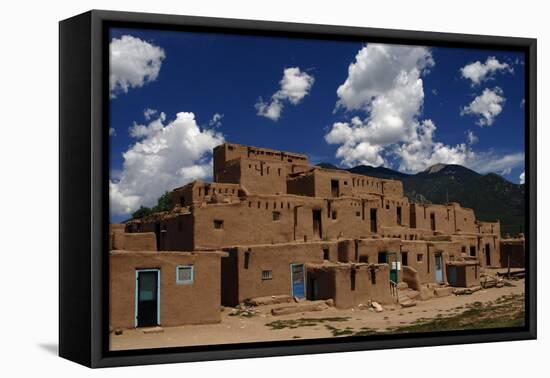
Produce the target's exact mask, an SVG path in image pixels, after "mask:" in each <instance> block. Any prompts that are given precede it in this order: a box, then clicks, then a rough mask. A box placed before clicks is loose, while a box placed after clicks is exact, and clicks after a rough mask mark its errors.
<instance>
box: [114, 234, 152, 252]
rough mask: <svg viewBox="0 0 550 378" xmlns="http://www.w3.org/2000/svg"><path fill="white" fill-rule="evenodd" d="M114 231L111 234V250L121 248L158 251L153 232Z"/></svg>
mask: <svg viewBox="0 0 550 378" xmlns="http://www.w3.org/2000/svg"><path fill="white" fill-rule="evenodd" d="M119 231H120V230H117V232H113V233H111V235H110V243H109V250H114V249H119V250H125V251H156V250H157V241H156V237H155V234H154V233H153V232H143V233H139V234H129V233H123V232H119Z"/></svg>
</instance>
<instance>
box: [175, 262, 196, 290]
mask: <svg viewBox="0 0 550 378" xmlns="http://www.w3.org/2000/svg"><path fill="white" fill-rule="evenodd" d="M194 279H195V269H194V267H193V265H178V266H177V267H176V283H177V284H178V285H190V284H192V283H193V280H194Z"/></svg>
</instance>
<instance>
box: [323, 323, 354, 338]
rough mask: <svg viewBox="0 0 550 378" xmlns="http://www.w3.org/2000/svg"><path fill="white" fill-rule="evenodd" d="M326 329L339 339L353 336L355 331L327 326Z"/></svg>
mask: <svg viewBox="0 0 550 378" xmlns="http://www.w3.org/2000/svg"><path fill="white" fill-rule="evenodd" d="M325 328H326V329H328V330H329V331H330V332H332V336H334V337H338V336H349V335H353V334H354V333H355V331H354V330H353V328H351V327H346V328H344V329H340V328H336V327H333V326H331V325H328V324H325Z"/></svg>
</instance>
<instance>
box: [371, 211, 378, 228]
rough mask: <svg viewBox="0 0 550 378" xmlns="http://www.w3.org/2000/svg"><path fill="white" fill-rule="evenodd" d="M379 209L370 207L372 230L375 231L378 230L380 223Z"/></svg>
mask: <svg viewBox="0 0 550 378" xmlns="http://www.w3.org/2000/svg"><path fill="white" fill-rule="evenodd" d="M376 218H377V211H376V209H370V231H371V232H373V233H375V234H376V233H377V232H378V224H377V219H376Z"/></svg>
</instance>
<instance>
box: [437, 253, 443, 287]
mask: <svg viewBox="0 0 550 378" xmlns="http://www.w3.org/2000/svg"><path fill="white" fill-rule="evenodd" d="M435 282H437V283H442V282H443V256H442V255H441V253H436V254H435Z"/></svg>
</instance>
